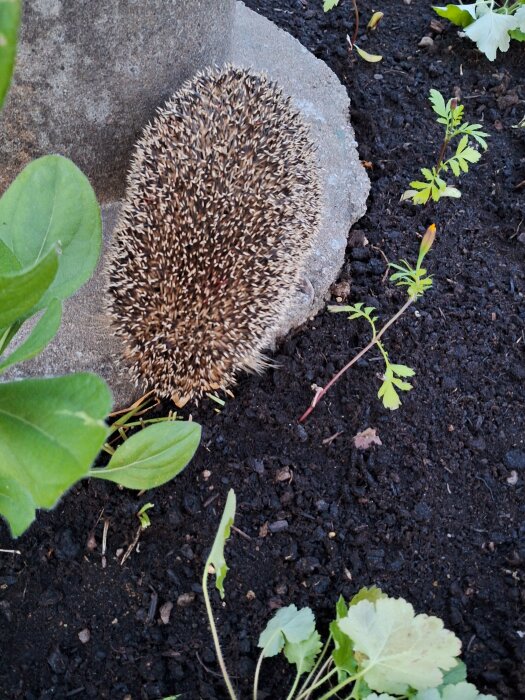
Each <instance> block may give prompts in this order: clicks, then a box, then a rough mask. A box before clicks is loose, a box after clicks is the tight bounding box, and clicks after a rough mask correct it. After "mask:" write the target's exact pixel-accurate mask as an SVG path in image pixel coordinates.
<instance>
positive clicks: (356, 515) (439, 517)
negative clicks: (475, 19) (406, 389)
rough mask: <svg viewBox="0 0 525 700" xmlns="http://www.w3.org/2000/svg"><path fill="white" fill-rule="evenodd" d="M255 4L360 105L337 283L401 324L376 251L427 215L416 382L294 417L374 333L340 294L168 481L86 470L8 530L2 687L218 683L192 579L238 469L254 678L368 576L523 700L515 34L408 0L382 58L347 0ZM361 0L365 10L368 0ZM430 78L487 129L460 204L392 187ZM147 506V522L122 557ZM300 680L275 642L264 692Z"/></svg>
mask: <svg viewBox="0 0 525 700" xmlns="http://www.w3.org/2000/svg"><path fill="white" fill-rule="evenodd" d="M248 4H249V6H250V7H251V8H253V9H254V10H256V11H258V12H260V13H262V14H264V15H266V16H267V17H269V18H271V19H272V20H274V21H275V22H276V23H277V24H278V25H279V26H281V27H283V28H284V29H286V30H287V31H289V32H291V33H292V34H293V35H294V36H296V37H297V38H298V39H299V40H300V41H301V42H302V43H303V44H304V45H305V46H306V47H307V48H308V49H309V50H310V51H312V52H313V53H314V54H315V55H316V56H318V57H319V58H320V59H322V60H325V61H326V62H327V63H328V65H329V66H330V67H331V68H332V69H333V70H334V71H335V72H336V73H337V75H338V76H339V78H340V79H341V81H342V82H343V83H344V84H345V85H346V87H347V88H348V92H349V95H350V97H351V100H352V108H351V118H352V122H353V125H354V127H355V130H356V136H357V140H358V142H359V149H360V155H361V158H362V160H363V161H364V162H365V163H366V167H368V168H369V170H368V172H369V175H370V178H371V181H372V190H371V194H370V198H369V202H368V207H369V208H368V213H367V215H366V216H365V217H364V218H363V219H362V220H361V221H360V222H359V223H358V224H357V226H356V227H355V228H354V230H353V231H352V233H351V237H350V244H349V247H348V251H347V256H346V262H345V266H344V269H343V270H342V273H341V278H340V280H339V284H338V286H337V287H336V288H335V289H334V295H333V297H332V301H333V302H334V303H337V299H342V300H344V301H347V300H348V301H350V302H356V301H364V302H366V303H367V304H371V305H373V306H376V307H377V309H378V311H379V313H380V315H381V318H382V319H387V318H388V317H389V316H390V315H391V314H393V313H394V312H395V311H396V310H397V309H398V308H399V307H400V305H401V304H402V303H403V293H402V291H400V290H399V289H398V288H395V287H393V286H392V284H391V283H389V281H388V279H387V275H386V263H385V261H386V260H390V261H392V260H396V259H399V258H408V259H412V260H414V257H415V256H416V254H417V248H418V242H419V238H418V236H419V235H420V234H422V233H423V232H424V231H425V228H426V227H427V226H428V225H429V224H430V223H431V222H435V223H436V225H437V227H438V236H437V240H436V243H435V247H434V249H433V251H432V253H431V254H430V255H429V257H428V267H429V268H430V270H431V272H432V274H433V275H434V286H433V288H432V290H431V291H430V292H429V293H428V294H427V295H426V296H425V297H424V299H422V300H421V301H420V302H418V304H417V308H415V309H413V310H412V311H409V312H408V313H407V314H406V316H405V317H404V318H403V319H402V320H401V321H400V322H399V323H398V324H397V325H396V326H395V327H393V328H391V329H390V330H389V331H388V332H387V334H386V336H385V343H386V345H387V348H388V351H389V353H390V357H391V359H392V360H394V361H396V362H403V363H405V364H408V365H410V366H411V367H413V368H414V369H415V371H416V375H415V377H414V381H413V384H414V389H413V390H412V391H411V392H410V393H408V394H406V395H404V396H403V405H402V407H401V408H400V409H399V410H397V411H394V412H391V411H388V410H385V409H384V408H383V407H382V405H381V403H380V401H379V400H378V399H377V396H376V394H377V390H378V387H379V384H380V379H379V375H380V372H381V363H380V361H379V358H378V355H377V353H376V352H372V353H370V355H369V356H368V358H367V359H366V360H365V361H362V362H360V363H359V364H358V365H357V366H355V367H353V368H352V369H351V370H350V372H348V373H347V375H346V376H345V377H344V378H343V379H342V380H341V381H340V382H339V383H338V384H337V385H336V386H335V387H334V388H333V389H332V390H331V392H330V393H329V394H328V396H327V397H326V398H325V399H324V400H323V401H322V403H321V404H320V405H319V406H318V407H317V409H316V410H315V411H314V413H313V414H312V415H311V417H310V418H309V419H308V421H307V422H306V423H305V424H304V425H300V424H298V422H297V418H298V417H299V416H300V415H301V414H302V413H303V412H304V410H305V409H306V408H307V406H308V404H309V402H310V400H311V398H312V395H313V390H312V385H314V384H316V385H318V386H322V385H324V384H325V383H326V382H327V381H328V379H329V378H330V377H331V375H332V374H333V373H334V372H335V371H337V370H338V369H339V368H340V367H342V366H343V365H344V364H345V363H346V361H347V360H348V359H349V358H350V357H351V356H352V355H353V354H354V353H356V351H358V350H359V349H360V348H362V347H363V346H364V345H365V344H366V343H367V342H368V340H369V330H368V328H367V327H366V326H365V325H364V324H361V322H355V321H352V322H350V321H347V320H346V318H345V316H343V315H342V314H337V315H335V314H331V313H329V312H327V311H325V312H323V313H321V314H320V315H319V316H318V317H317V318H315V319H314V320H312V321H311V322H310V323H309V324H308V325H306V326H305V327H303V328H301V329H299V330H297V331H296V332H295V333H294V334H293V335H292V336H290V337H288V338H287V339H286V341H285V342H284V344H283V345H282V346H281V347H280V348H279V349H278V351H277V352H276V353H275V354H274V356H273V360H274V361H275V363H276V364H277V365H278V367H277V368H274V369H270V370H269V371H267V372H266V374H265V375H264V376H262V377H249V376H245V377H242V379H241V380H240V382H239V385H238V387H237V388H236V391H235V399H228V400H227V402H226V405H225V406H224V408H222V410H220V413H217V412H216V411H215V409H218V408H219V407H218V406H216V404H214V403H212V402H205V403H204V404H202V405H201V406H199V407H197V408H195V407H194V408H193V409H192V413H193V418H194V419H195V420H198V421H199V422H201V423H202V425H203V440H202V445H201V447H200V449H199V451H198V454H197V456H196V458H195V459H194V460H193V462H192V463H191V464H190V466H189V467H188V468H187V469H186V471H185V472H184V473H183V474H182V475H181V476H180V477H179V478H177V479H176V480H175V481H174V482H172V483H170V484H167V485H165V486H163V487H162V488H159V489H157V490H155V491H151V492H148V493H145V494H142V495H139V496H136V495H135V494H134V493H132V492H130V491H126V490H120V489H118V488H117V487H116V486H115V485H113V484H110V483H102V482H97V481H85V482H83V483H81V484H80V485H79V486H78V487H76V488H74V489H73V490H72V491H70V492H69V493H68V494H67V495H66V496H65V497H64V498H63V499H62V501H61V502H60V504H59V505H58V506H57V507H56V508H55V510H54V511H53V512H51V513H44V512H40V513H39V514H38V519H37V522H36V523H35V524H34V525H33V526H32V527H31V529H30V530H29V531H28V533H27V534H25V535H24V536H23V537H22V538H20V539H19V540H18V541H16V542H13V541H11V540H10V538H9V535H8V532H7V529H6V527H5V526H4V525H2V526H1V529H0V546H1V547H3V548H4V549H13V548H14V549H17V550H19V553H16V554H8V553H5V552H2V553H0V620H1V624H0V647H1V664H0V697H1V698H9V699H11V698H13V699H15V698H16V699H18V698H23V699H24V700H37V699H38V700H44V699H46V700H47V699H48V698H60V699H62V698H111V700H124V698H127V699H129V698H132V699H133V700H154V699H155V700H156V699H159V698H163V697H165V696H168V695H174V694H177V693H181V697H182V698H187V699H188V700H194V699H198V698H206V699H210V700H211V699H213V698H224V697H225V692H224V687H223V684H222V682H221V680H220V677H219V675H218V666H217V662H216V658H215V654H214V651H213V646H212V642H211V637H210V634H209V630H208V625H207V622H206V617H205V611H204V605H203V597H202V593H201V588H200V585H199V582H200V578H201V572H202V568H203V565H204V561H205V558H206V555H207V552H208V551H209V547H210V545H211V542H212V539H213V536H214V532H215V529H216V527H217V525H218V522H219V519H220V515H221V512H222V508H223V506H224V503H225V497H226V494H227V491H228V489H230V488H234V489H235V490H236V492H237V498H238V511H237V518H236V526H237V528H238V530H236V531H235V532H234V533H233V536H232V538H231V540H230V541H229V543H228V545H227V560H228V564H229V566H230V571H229V574H228V578H227V580H226V597H225V600H224V602H221V601H220V599H219V598H218V597H217V596H215V595H214V596H213V601H214V605H215V610H216V614H217V621H218V628H219V634H220V637H221V639H222V641H223V645H224V652H225V657H226V659H227V663H228V666H229V668H230V672H231V674H232V676H233V679H234V683H235V685H236V686H237V687H238V689H239V691H240V694H241V696H242V697H245V698H246V697H249V693H250V679H251V678H252V675H253V671H254V666H255V662H256V658H257V647H256V645H257V639H258V635H259V633H260V631H261V630H262V628H263V627H264V626H265V624H266V622H267V620H268V619H269V617H270V616H271V615H272V614H273V612H274V611H275V610H276V609H277V608H279V607H280V606H284V605H288V604H290V603H295V604H296V605H297V606H304V605H308V606H310V607H311V608H312V609H313V610H314V611H315V613H316V615H317V619H318V624H319V629H320V630H321V631H322V632H323V633H326V629H327V624H328V622H329V621H330V620H331V618H332V616H333V611H334V605H335V602H336V600H337V598H338V596H339V595H341V594H342V595H343V596H345V597H346V598H348V597H349V596H351V595H352V594H354V593H355V592H356V591H357V590H358V589H359V588H360V587H361V586H364V585H372V584H376V585H379V586H380V587H381V588H382V589H383V590H384V591H386V592H387V593H388V594H389V595H392V596H403V597H404V598H406V599H407V600H409V601H410V602H411V603H412V604H413V605H414V607H415V608H416V610H417V611H418V612H426V613H429V614H434V615H438V616H439V617H442V618H443V619H444V621H445V623H446V625H447V627H449V628H450V629H452V630H453V631H454V632H455V633H456V634H457V635H458V636H459V637H460V638H461V640H462V643H463V653H464V658H465V660H466V662H467V664H468V668H469V678H470V679H471V680H472V681H473V682H475V683H476V684H477V685H478V686H479V688H480V689H483V690H484V691H485V692H490V693H494V694H495V695H496V696H497V697H498V698H499V699H500V700H520V699H521V698H524V697H525V669H524V665H523V663H524V656H525V653H524V652H525V612H524V611H525V591H524V587H523V577H524V573H525V571H524V562H525V542H524V536H525V524H524V515H525V500H524V493H525V490H524V483H525V443H524V419H525V391H524V380H525V360H524V349H525V300H524V293H525V265H524V258H525V222H524V217H525V212H524V206H523V198H524V193H525V130H521V131H520V130H518V129H513V128H512V126H513V125H514V124H516V123H517V122H518V121H519V120H520V119H521V117H523V115H524V114H525V85H524V83H523V74H524V71H523V68H524V64H525V55H524V52H523V48H522V46H520V45H517V44H515V45H514V46H512V48H511V50H510V51H509V52H508V53H507V54H504V55H498V59H497V61H496V62H494V63H490V62H488V61H487V60H486V59H485V58H484V56H483V55H481V54H480V53H478V52H477V51H476V50H475V48H474V45H473V44H472V43H471V42H469V41H468V40H467V39H465V38H460V37H459V36H458V32H457V30H456V29H455V28H454V27H452V26H449V25H448V24H447V23H446V22H445V21H443V23H442V26H440V25H439V24H436V19H437V17H436V16H435V15H434V14H433V13H432V11H431V9H430V3H426V2H423V1H422V0H412V2H411V3H409V2H407V0H405V1H404V2H402V1H401V0H397V1H396V2H395V3H394V2H391V3H386V4H385V6H384V8H383V9H384V11H385V17H384V18H383V20H382V22H381V24H380V26H379V28H378V29H377V31H376V32H370V33H369V34H368V35H366V34H365V33H364V32H363V31H360V34H359V36H360V39H359V43H360V45H361V47H362V48H363V49H366V50H367V51H369V52H371V53H377V54H382V55H383V57H384V58H383V61H382V62H380V63H375V64H369V63H366V62H364V61H362V60H361V59H358V58H356V57H355V56H349V55H348V52H347V48H346V35H347V34H350V35H351V34H352V31H353V17H352V12H351V4H350V2H348V0H342V2H341V6H340V7H338V8H336V9H335V10H334V11H333V12H331V13H329V14H326V15H325V14H324V13H323V12H322V8H321V1H320V0H287V1H286V2H285V1H284V0H280V1H277V0H250V2H248ZM380 4H381V3H379V5H380ZM359 6H360V9H361V23H362V26H364V25H366V22H367V21H368V19H369V18H370V16H371V13H372V11H373V10H374V9H378V6H377V5H373V4H372V3H371V2H370V1H369V0H362V1H361V2H360V3H359ZM432 21H433V25H431V22H432ZM432 26H433V28H432ZM425 36H428V37H430V38H431V39H432V41H431V42H430V41H428V40H427V42H426V43H427V44H430V46H424V47H421V46H420V40H421V39H422V38H423V37H425ZM431 87H434V88H437V89H439V90H440V91H441V92H443V93H444V94H445V95H446V96H453V95H455V96H457V97H458V98H460V99H461V101H462V103H463V104H464V105H465V112H466V117H467V119H468V120H470V121H475V122H481V123H483V125H484V127H485V129H486V131H488V132H489V133H490V146H489V150H488V151H487V153H486V154H484V155H483V157H482V159H481V161H480V162H479V164H477V165H476V166H473V168H472V172H471V173H469V174H468V175H465V176H464V177H463V178H462V179H461V183H460V188H461V191H462V195H463V196H462V198H461V199H459V200H448V201H447V200H444V201H442V202H440V203H439V204H437V205H429V206H427V207H424V208H423V207H419V208H416V207H414V206H413V205H411V204H409V203H400V202H399V198H400V195H401V193H402V192H403V191H404V190H405V189H406V188H407V186H408V183H409V182H410V180H412V179H414V178H415V177H416V176H417V175H418V171H419V168H420V167H422V166H429V165H432V164H433V163H434V162H435V160H436V155H437V152H438V151H439V145H440V135H441V132H440V128H439V127H438V126H437V125H436V124H435V120H434V115H433V113H432V111H431V109H430V106H429V102H428V100H427V97H428V92H429V89H430V88H431ZM168 408H169V407H168V406H165V407H163V410H168ZM187 413H188V412H186V415H187ZM366 428H374V429H375V430H376V431H377V435H378V436H379V438H380V440H381V443H382V444H381V445H375V446H372V447H370V448H369V449H366V450H358V449H356V447H355V445H354V442H353V438H354V436H355V435H356V434H357V433H358V432H360V431H363V430H364V429H366ZM148 501H149V502H152V503H153V504H154V508H153V509H152V510H150V511H149V512H150V516H151V527H149V528H148V529H147V530H145V531H144V532H143V533H142V534H141V536H140V540H139V543H138V545H137V547H136V549H135V550H134V551H133V553H132V554H131V555H130V556H129V558H128V559H127V560H126V562H125V563H124V564H123V565H121V564H120V562H119V558H121V557H122V553H123V551H124V550H125V549H126V548H127V547H128V546H129V545H130V543H131V542H132V541H133V538H134V536H135V534H136V531H137V527H138V520H137V518H136V512H137V510H138V509H139V507H140V506H141V505H143V504H144V503H146V502H148ZM105 527H106V529H107V531H106V535H107V537H106V552H105V554H103V530H104V528H105ZM117 555H118V556H119V558H117ZM290 681H291V673H290V670H289V669H288V667H287V666H286V664H285V662H284V661H283V660H282V659H279V658H277V659H272V660H268V661H266V662H265V664H264V667H263V675H262V682H261V695H260V697H261V698H271V699H272V700H279V699H281V698H285V697H286V694H287V688H288V686H289V683H290Z"/></svg>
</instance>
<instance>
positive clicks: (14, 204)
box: [0, 156, 102, 308]
mask: <svg viewBox="0 0 525 700" xmlns="http://www.w3.org/2000/svg"><path fill="white" fill-rule="evenodd" d="M0 240H2V241H3V242H4V243H5V244H6V245H7V246H8V247H9V248H10V249H11V251H12V252H13V254H14V255H15V256H16V258H17V259H18V260H19V261H20V263H21V265H22V266H23V267H29V266H32V265H34V264H35V263H36V262H37V261H39V260H40V259H41V258H43V257H44V256H46V255H47V254H48V253H49V251H50V250H52V249H55V248H56V247H57V245H58V247H59V249H60V251H61V255H60V259H59V268H58V272H57V274H56V278H55V280H54V282H53V284H52V285H51V287H50V288H49V290H48V292H47V294H45V295H44V297H43V299H42V300H41V302H40V304H39V308H45V307H46V306H47V305H48V304H49V302H50V301H51V299H53V298H57V299H65V298H66V297H68V296H70V295H71V294H73V293H74V292H75V291H76V290H77V289H79V288H80V287H81V286H82V285H83V284H84V283H85V282H87V280H88V279H89V278H90V277H91V275H92V273H93V270H94V269H95V266H96V264H97V260H98V257H99V253H100V246H101V241H102V225H101V219H100V209H99V206H98V203H97V199H96V197H95V193H94V192H93V189H92V187H91V185H90V184H89V181H88V179H87V178H86V176H85V175H84V174H83V173H82V172H81V171H80V170H79V169H78V168H77V167H76V165H75V164H74V163H72V162H71V161H70V160H68V159H67V158H63V157H62V156H44V157H43V158H39V159H38V160H34V161H33V162H31V163H30V164H29V165H27V166H26V167H25V168H24V169H23V170H22V172H21V173H20V174H19V175H18V177H17V178H16V179H15V181H14V182H13V183H12V184H11V186H10V187H9V189H8V190H7V191H6V192H5V194H4V195H3V197H2V198H1V199H0Z"/></svg>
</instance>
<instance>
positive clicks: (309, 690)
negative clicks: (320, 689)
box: [305, 658, 332, 698]
mask: <svg viewBox="0 0 525 700" xmlns="http://www.w3.org/2000/svg"><path fill="white" fill-rule="evenodd" d="M331 662H332V659H331V658H330V659H327V660H326V661H325V662H324V664H323V665H322V666H321V668H320V669H319V672H318V673H317V675H316V676H315V677H314V679H313V681H312V685H313V686H315V684H316V683H317V681H319V680H320V679H321V678H322V677H323V674H325V673H326V672H327V671H328V668H329V666H330V663H331ZM305 692H306V698H309V697H310V695H311V694H312V688H308V687H307V688H306V691H305Z"/></svg>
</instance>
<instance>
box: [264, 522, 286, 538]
mask: <svg viewBox="0 0 525 700" xmlns="http://www.w3.org/2000/svg"><path fill="white" fill-rule="evenodd" d="M268 529H269V530H270V532H273V534H274V535H275V534H276V533H277V532H283V531H284V530H288V521H287V520H276V521H275V522H274V523H270V525H269V526H268Z"/></svg>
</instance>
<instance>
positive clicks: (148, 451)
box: [89, 421, 201, 491]
mask: <svg viewBox="0 0 525 700" xmlns="http://www.w3.org/2000/svg"><path fill="white" fill-rule="evenodd" d="M200 439H201V427H200V425H199V424H198V423H194V422H193V421H166V422H162V423H154V424H153V425H149V426H148V427H147V428H143V429H142V430H140V431H139V432H138V433H135V434H134V435H132V436H131V437H129V438H128V439H127V440H125V441H124V442H123V443H122V444H121V445H120V446H119V447H118V449H117V451H116V452H115V454H114V455H113V456H112V457H111V459H110V460H109V464H108V465H107V467H104V468H103V469H92V470H91V471H90V473H89V476H94V477H97V478H98V479H107V480H108V481H114V482H115V483H117V484H120V485H121V486H125V487H126V488H128V489H137V490H139V491H142V490H143V489H152V488H155V487H156V486H160V485H161V484H165V483H166V482H167V481H169V480H170V479H173V477H175V476H177V474H179V473H180V472H181V471H182V470H183V469H184V467H186V466H187V465H188V463H189V462H190V460H191V459H192V457H193V455H194V454H195V452H196V450H197V447H198V446H199V442H200Z"/></svg>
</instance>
